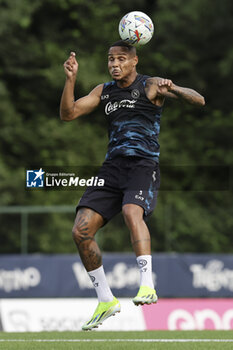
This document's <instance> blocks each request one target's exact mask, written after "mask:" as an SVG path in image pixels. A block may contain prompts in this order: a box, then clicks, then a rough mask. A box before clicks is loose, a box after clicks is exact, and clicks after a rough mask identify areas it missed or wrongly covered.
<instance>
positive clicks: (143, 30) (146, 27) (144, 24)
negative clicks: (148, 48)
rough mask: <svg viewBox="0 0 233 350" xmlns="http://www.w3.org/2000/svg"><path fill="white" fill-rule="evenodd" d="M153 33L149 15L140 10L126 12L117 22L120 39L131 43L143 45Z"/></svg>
mask: <svg viewBox="0 0 233 350" xmlns="http://www.w3.org/2000/svg"><path fill="white" fill-rule="evenodd" d="M153 33H154V25H153V22H152V20H151V19H150V17H149V16H147V15H146V14H145V13H143V12H140V11H133V12H129V13H127V15H125V16H124V17H123V18H122V19H121V21H120V23H119V34H120V37H121V39H122V40H124V41H126V42H127V43H129V44H131V45H145V44H146V43H148V42H149V41H150V39H151V38H152V36H153Z"/></svg>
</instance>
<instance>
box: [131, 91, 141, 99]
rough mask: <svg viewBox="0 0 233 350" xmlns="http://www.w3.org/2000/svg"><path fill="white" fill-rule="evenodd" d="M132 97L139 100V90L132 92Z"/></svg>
mask: <svg viewBox="0 0 233 350" xmlns="http://www.w3.org/2000/svg"><path fill="white" fill-rule="evenodd" d="M131 96H132V97H133V98H139V96H140V92H139V90H138V89H133V90H132V92H131Z"/></svg>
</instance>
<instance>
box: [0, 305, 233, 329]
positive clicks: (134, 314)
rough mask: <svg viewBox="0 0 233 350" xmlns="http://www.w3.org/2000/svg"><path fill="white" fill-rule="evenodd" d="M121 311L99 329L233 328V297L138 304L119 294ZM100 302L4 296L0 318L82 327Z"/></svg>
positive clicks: (13, 323)
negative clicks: (5, 297) (120, 296)
mask: <svg viewBox="0 0 233 350" xmlns="http://www.w3.org/2000/svg"><path fill="white" fill-rule="evenodd" d="M119 301H120V304H121V312H120V313H118V314H117V315H115V316H114V317H110V318H109V319H107V320H106V321H105V322H104V323H103V325H101V326H100V327H99V328H98V331H143V330H215V329H216V330H232V329H233V299H159V300H158V303H157V304H153V305H144V306H143V307H141V306H138V307H136V306H135V305H134V304H133V303H132V300H131V299H129V298H119ZM96 305H97V299H93V298H90V299H88V298H69V299H66V298H62V299H59V298H58V299H46V298H44V299H2V300H0V319H1V324H2V330H4V331H6V332H41V331H80V330H81V327H82V325H83V324H84V323H85V322H86V321H87V320H88V319H89V318H90V317H91V315H92V314H93V311H94V310H95V308H96Z"/></svg>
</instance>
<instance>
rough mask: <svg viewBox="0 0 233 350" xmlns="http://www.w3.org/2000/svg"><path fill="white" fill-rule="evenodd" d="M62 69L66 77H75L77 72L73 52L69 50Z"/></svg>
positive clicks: (76, 63)
mask: <svg viewBox="0 0 233 350" xmlns="http://www.w3.org/2000/svg"><path fill="white" fill-rule="evenodd" d="M64 71H65V74H66V76H67V78H75V77H76V74H77V72H78V62H77V60H76V58H75V52H71V53H70V56H69V58H68V60H66V61H65V63H64Z"/></svg>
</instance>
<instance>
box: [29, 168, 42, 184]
mask: <svg viewBox="0 0 233 350" xmlns="http://www.w3.org/2000/svg"><path fill="white" fill-rule="evenodd" d="M44 173H45V172H44V171H43V170H42V168H40V170H27V179H26V187H44Z"/></svg>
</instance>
